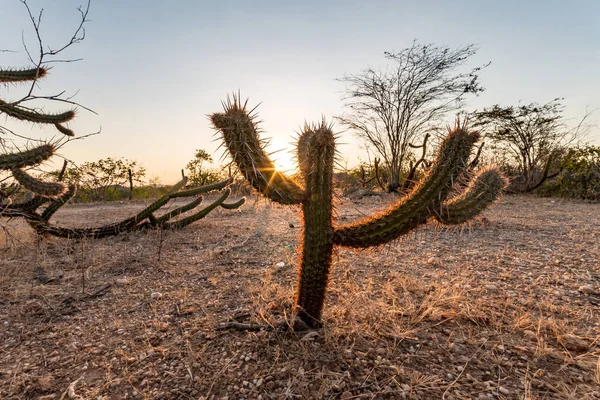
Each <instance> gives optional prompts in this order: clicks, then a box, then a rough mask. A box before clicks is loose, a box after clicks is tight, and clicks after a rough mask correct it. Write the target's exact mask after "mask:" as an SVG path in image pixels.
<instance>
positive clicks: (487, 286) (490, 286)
mask: <svg viewBox="0 0 600 400" xmlns="http://www.w3.org/2000/svg"><path fill="white" fill-rule="evenodd" d="M485 288H486V289H487V290H498V286H496V285H485Z"/></svg>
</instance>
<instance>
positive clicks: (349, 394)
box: [340, 390, 352, 400]
mask: <svg viewBox="0 0 600 400" xmlns="http://www.w3.org/2000/svg"><path fill="white" fill-rule="evenodd" d="M351 398H352V392H350V391H348V390H346V391H345V392H344V393H342V396H341V397H340V399H342V400H349V399H351Z"/></svg>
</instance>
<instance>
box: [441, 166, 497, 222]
mask: <svg viewBox="0 0 600 400" xmlns="http://www.w3.org/2000/svg"><path fill="white" fill-rule="evenodd" d="M507 186H508V180H507V179H506V178H505V177H504V176H503V175H502V174H501V173H500V172H499V171H498V170H496V169H485V170H483V171H481V172H479V174H477V176H475V178H474V179H473V180H472V181H471V183H470V185H469V186H468V187H467V189H466V190H465V191H464V192H463V193H461V194H460V195H459V196H457V197H455V198H452V199H450V200H448V201H446V202H444V204H442V206H441V207H440V208H439V209H438V210H436V213H435V214H434V218H435V219H436V220H438V221H439V222H441V223H442V224H446V225H454V224H462V223H464V222H467V221H469V220H471V219H473V218H475V217H476V216H477V215H479V214H481V213H482V212H483V210H485V209H486V208H487V207H488V206H489V205H490V204H492V203H493V202H494V201H496V199H497V198H498V197H499V196H500V195H501V194H502V190H503V189H504V188H506V187H507Z"/></svg>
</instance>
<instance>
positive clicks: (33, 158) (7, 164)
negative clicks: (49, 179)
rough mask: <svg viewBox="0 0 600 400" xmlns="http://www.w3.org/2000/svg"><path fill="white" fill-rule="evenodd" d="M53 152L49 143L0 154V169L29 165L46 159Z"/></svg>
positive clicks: (6, 169) (52, 147)
mask: <svg viewBox="0 0 600 400" xmlns="http://www.w3.org/2000/svg"><path fill="white" fill-rule="evenodd" d="M53 154H54V146H53V145H52V144H49V143H48V144H43V145H41V146H38V147H34V148H33V149H29V150H25V151H21V152H18V153H8V154H0V170H5V171H8V170H11V169H13V168H24V167H31V166H34V165H37V164H39V163H41V162H44V161H46V160H47V159H49V158H50V157H52V155H53Z"/></svg>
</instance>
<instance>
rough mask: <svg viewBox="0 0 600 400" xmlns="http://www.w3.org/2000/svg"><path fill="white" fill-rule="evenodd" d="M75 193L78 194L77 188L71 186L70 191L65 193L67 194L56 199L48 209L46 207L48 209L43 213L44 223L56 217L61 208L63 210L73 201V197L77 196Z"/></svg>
mask: <svg viewBox="0 0 600 400" xmlns="http://www.w3.org/2000/svg"><path fill="white" fill-rule="evenodd" d="M75 193H77V186H76V185H69V189H68V190H67V191H66V192H65V194H63V195H62V196H60V197H58V198H56V199H55V200H54V201H53V202H52V203H50V204H48V207H46V209H45V210H44V212H43V213H42V215H41V218H42V219H43V220H44V221H48V220H49V219H50V218H51V217H52V216H53V215H54V213H55V212H57V211H58V209H59V208H61V207H62V206H63V205H65V204H66V203H67V202H68V201H69V200H71V199H72V198H73V196H75Z"/></svg>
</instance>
